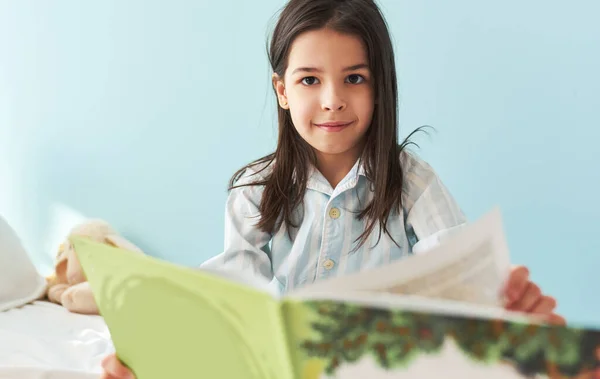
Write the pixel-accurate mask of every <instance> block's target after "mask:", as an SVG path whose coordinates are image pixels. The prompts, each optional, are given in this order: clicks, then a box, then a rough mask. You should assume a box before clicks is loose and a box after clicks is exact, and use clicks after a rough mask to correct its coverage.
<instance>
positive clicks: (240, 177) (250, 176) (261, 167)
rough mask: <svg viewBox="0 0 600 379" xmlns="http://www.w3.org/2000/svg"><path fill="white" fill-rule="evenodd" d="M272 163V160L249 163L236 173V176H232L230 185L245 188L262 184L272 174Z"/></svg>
mask: <svg viewBox="0 0 600 379" xmlns="http://www.w3.org/2000/svg"><path fill="white" fill-rule="evenodd" d="M274 163H275V161H274V160H263V159H261V160H258V161H255V162H252V163H249V164H247V165H246V166H244V167H242V168H241V169H239V170H238V171H237V174H236V175H234V178H232V180H231V184H232V185H233V186H246V185H249V184H254V183H260V182H263V181H265V180H267V179H268V178H269V176H270V175H271V173H272V172H273V164H274ZM259 186H260V185H259ZM260 187H262V186H260Z"/></svg>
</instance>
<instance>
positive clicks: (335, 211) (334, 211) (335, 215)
mask: <svg viewBox="0 0 600 379" xmlns="http://www.w3.org/2000/svg"><path fill="white" fill-rule="evenodd" d="M340 214H341V212H340V210H339V209H338V208H331V209H330V210H329V217H331V218H333V219H336V218H338V217H340Z"/></svg>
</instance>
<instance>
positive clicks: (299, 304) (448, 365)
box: [71, 210, 600, 379]
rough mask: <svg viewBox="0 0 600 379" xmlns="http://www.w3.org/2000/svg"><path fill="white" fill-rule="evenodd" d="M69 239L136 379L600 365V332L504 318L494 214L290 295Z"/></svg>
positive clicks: (518, 372) (494, 373)
mask: <svg viewBox="0 0 600 379" xmlns="http://www.w3.org/2000/svg"><path fill="white" fill-rule="evenodd" d="M71 241H72V243H73V244H74V247H75V250H76V252H77V254H78V256H79V259H80V262H81V264H82V266H83V269H84V272H85V274H86V276H87V279H88V281H89V283H90V286H91V288H92V290H93V292H94V296H95V299H96V302H97V304H98V307H99V309H100V313H101V315H102V316H103V317H104V319H105V321H106V323H107V325H108V327H109V330H110V332H111V336H112V339H113V342H114V345H115V349H116V351H117V355H118V357H119V358H120V359H121V360H122V361H123V362H124V363H125V364H126V365H128V366H129V367H130V368H131V369H132V370H133V371H134V373H135V374H136V376H137V377H138V378H139V379H153V378H156V379H163V378H256V379H269V378H272V379H300V378H374V379H377V378H382V379H385V378H416V377H444V378H461V379H464V378H481V377H491V378H526V377H531V376H535V375H539V376H541V377H561V378H562V377H569V376H573V377H574V376H576V375H579V374H585V373H590V372H591V371H592V370H593V369H595V368H596V367H597V366H598V362H599V354H600V334H599V332H598V331H593V330H586V329H580V328H574V327H555V326H549V325H545V324H543V323H541V322H539V320H535V319H533V318H531V317H526V316H525V315H522V314H515V313H510V312H508V311H505V310H503V308H502V301H503V300H502V298H501V295H500V294H501V293H502V291H501V290H502V287H503V285H504V282H505V280H506V278H507V275H508V272H509V262H510V260H509V256H508V249H507V246H506V242H505V238H504V233H503V230H502V221H501V216H500V212H499V211H498V210H494V211H492V212H490V213H489V214H487V215H486V216H484V217H483V218H481V219H480V220H479V221H477V222H475V223H473V224H471V225H468V226H466V227H465V228H463V229H461V230H460V231H458V232H457V233H456V234H454V235H452V236H450V237H448V238H447V239H446V240H445V241H443V242H442V243H441V244H440V245H438V246H437V247H434V248H432V249H431V250H429V251H427V252H425V253H423V254H417V255H414V256H410V257H407V258H404V259H402V260H400V261H397V262H396V263H393V264H391V265H389V266H386V267H383V268H379V269H373V270H370V271H365V272H361V273H357V274H352V275H348V276H343V277H337V278H333V279H328V280H326V281H322V282H318V283H316V284H312V285H309V286H306V287H304V288H302V289H300V290H297V291H295V292H291V293H288V294H285V295H282V296H278V295H275V294H273V293H271V292H270V291H269V290H268V289H267V287H268V283H267V282H262V281H260V280H257V279H256V278H251V277H246V276H244V274H243V273H236V272H232V271H224V270H223V271H218V270H210V271H209V270H205V269H191V268H187V267H182V266H178V265H174V264H171V263H168V262H165V261H161V260H158V259H155V258H152V257H149V256H145V255H141V254H139V253H133V252H128V251H126V250H122V249H118V248H115V247H112V246H107V245H103V244H99V243H96V242H93V241H90V240H87V239H83V238H81V237H73V238H72V240H71Z"/></svg>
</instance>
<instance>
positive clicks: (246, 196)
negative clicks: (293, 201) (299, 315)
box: [200, 186, 273, 281]
mask: <svg viewBox="0 0 600 379" xmlns="http://www.w3.org/2000/svg"><path fill="white" fill-rule="evenodd" d="M262 191H263V187H262V186H244V187H238V188H234V189H233V190H231V191H230V193H229V195H228V197H227V202H226V205H225V241H224V242H225V243H224V251H223V252H222V253H220V254H219V255H216V256H214V257H212V258H210V259H209V260H207V261H206V262H204V263H203V264H202V265H201V266H200V267H201V268H215V269H227V270H230V269H231V270H236V271H242V272H244V273H245V274H249V275H252V276H259V277H261V278H264V279H266V280H267V281H270V280H272V279H273V266H272V263H271V251H270V247H269V245H270V241H271V238H272V235H271V234H270V233H266V232H263V231H262V230H260V229H259V228H258V227H257V226H256V224H257V223H258V221H259V220H260V218H259V216H260V212H259V205H260V199H261V196H262Z"/></svg>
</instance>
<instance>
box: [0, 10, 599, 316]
mask: <svg viewBox="0 0 600 379" xmlns="http://www.w3.org/2000/svg"><path fill="white" fill-rule="evenodd" d="M381 3H382V5H383V9H384V12H385V13H386V15H387V17H388V20H389V23H390V27H391V30H392V33H393V37H394V40H395V43H396V47H397V51H396V53H397V59H398V69H399V74H400V88H401V120H402V125H401V127H402V134H403V135H404V134H406V133H407V132H408V131H410V130H412V129H413V128H415V127H417V126H420V125H423V124H429V125H433V126H434V127H435V128H436V129H437V133H435V134H433V135H432V137H431V138H430V137H425V136H422V137H419V138H418V141H419V142H421V143H420V145H421V150H420V151H421V153H422V154H423V156H424V157H425V158H426V159H428V160H429V161H430V162H431V163H432V164H433V165H434V166H435V167H436V168H437V170H438V172H439V173H440V175H441V176H442V178H443V179H444V180H445V182H446V183H447V184H448V186H449V187H450V188H451V189H452V191H453V193H454V194H455V196H456V197H457V199H458V200H459V201H460V203H461V205H462V206H463V208H464V209H465V211H466V212H467V213H468V215H469V216H470V217H471V218H476V217H478V216H480V215H481V214H483V213H484V212H486V211H487V210H488V209H489V208H491V207H492V206H494V205H496V204H499V205H500V206H501V208H502V209H503V212H504V216H505V219H506V231H507V234H508V239H509V245H510V247H511V250H512V256H513V259H514V261H515V262H518V263H523V264H526V265H528V266H530V268H531V269H532V272H533V277H534V279H535V280H537V281H538V282H539V283H540V284H541V285H542V287H543V288H544V289H545V290H546V291H547V292H549V293H551V294H554V295H556V296H557V297H558V299H559V302H560V310H561V311H562V312H563V313H564V314H565V315H567V316H568V317H570V318H571V319H572V320H573V321H576V322H584V323H587V324H593V325H600V301H598V300H599V296H598V294H597V289H598V288H599V286H598V284H597V279H593V278H594V277H597V275H596V273H597V271H598V269H599V268H600V255H599V254H600V241H599V239H598V234H597V233H598V231H597V227H598V226H599V224H600V223H599V222H598V216H597V215H598V214H599V213H600V200H599V199H598V197H597V196H596V195H597V194H598V193H599V192H600V175H599V173H598V170H597V169H596V165H597V163H598V162H600V151H599V149H598V147H597V139H598V138H600V117H599V116H598V113H597V110H598V109H600V100H599V99H600V97H599V96H598V92H599V90H600V75H599V74H598V67H600V28H598V27H597V22H596V21H597V20H596V15H598V14H600V5H599V4H600V3H598V2H596V1H593V0H586V1H583V0H581V1H572V2H570V3H569V4H567V2H551V3H548V2H544V1H541V0H536V1H529V2H522V1H516V0H509V1H504V2H493V3H490V2H485V5H484V4H482V2H478V1H474V0H473V1H468V0H458V1H453V2H442V1H436V2H427V3H423V2H414V1H397V0H387V1H382V2H381ZM552 3H554V5H552ZM282 4H283V1H281V0H269V1H267V0H262V1H252V2H251V1H241V0H240V1H228V2H225V1H221V2H214V1H197V0H194V1H192V0H190V1H182V0H180V1H173V2H169V4H168V5H167V3H165V2H161V1H140V0H135V1H127V2H120V1H103V2H100V1H98V2H95V3H94V2H90V1H88V2H80V1H75V0H72V1H66V0H65V1H53V2H42V1H37V2H34V1H4V2H1V3H0V183H1V186H0V213H3V214H4V215H5V216H6V217H7V218H8V219H9V221H10V222H11V223H13V225H14V226H15V228H16V229H17V230H18V231H19V233H20V234H21V235H22V236H23V237H24V239H25V242H26V244H27V246H28V248H29V249H31V251H32V255H33V257H34V259H35V261H36V263H37V264H38V267H39V268H40V270H41V271H43V272H48V270H49V269H50V267H51V263H52V254H53V249H54V248H55V246H56V243H58V241H59V240H60V238H61V237H62V235H63V233H64V232H65V231H66V230H67V229H68V227H70V226H71V225H72V223H74V222H76V221H77V220H79V219H80V218H81V217H84V216H87V217H102V218H105V219H107V220H109V221H110V222H112V223H113V224H114V225H115V226H116V227H117V228H118V229H120V230H121V231H122V232H123V233H124V234H125V235H127V236H128V237H130V238H131V239H132V240H133V241H134V242H136V243H138V244H139V245H140V246H141V247H143V248H145V249H146V250H147V251H148V252H149V253H150V254H152V255H155V256H159V257H161V258H166V259H169V260H172V261H175V262H178V263H182V264H186V265H195V264H198V263H200V262H201V261H203V260H205V259H206V258H208V257H210V256H212V255H214V254H216V253H218V252H219V251H220V250H221V249H222V244H223V241H222V238H223V230H222V225H223V206H224V201H225V198H226V184H227V180H228V179H229V176H230V175H231V174H232V173H233V171H234V170H235V169H236V168H238V167H239V166H240V165H242V164H243V163H245V162H247V161H248V160H250V159H253V158H256V157H259V156H261V155H263V154H265V153H268V152H269V151H270V150H271V149H272V148H273V146H274V142H275V137H276V135H275V132H276V130H275V126H274V106H273V105H274V100H273V99H272V97H271V96H272V95H271V93H270V87H269V86H270V82H269V81H270V78H269V75H270V73H269V70H268V66H267V60H266V55H265V38H266V33H267V31H268V30H269V29H268V27H269V26H270V24H271V22H272V19H271V17H272V15H273V14H274V12H275V11H276V10H277V9H278V8H279V6H281V5H282Z"/></svg>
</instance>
